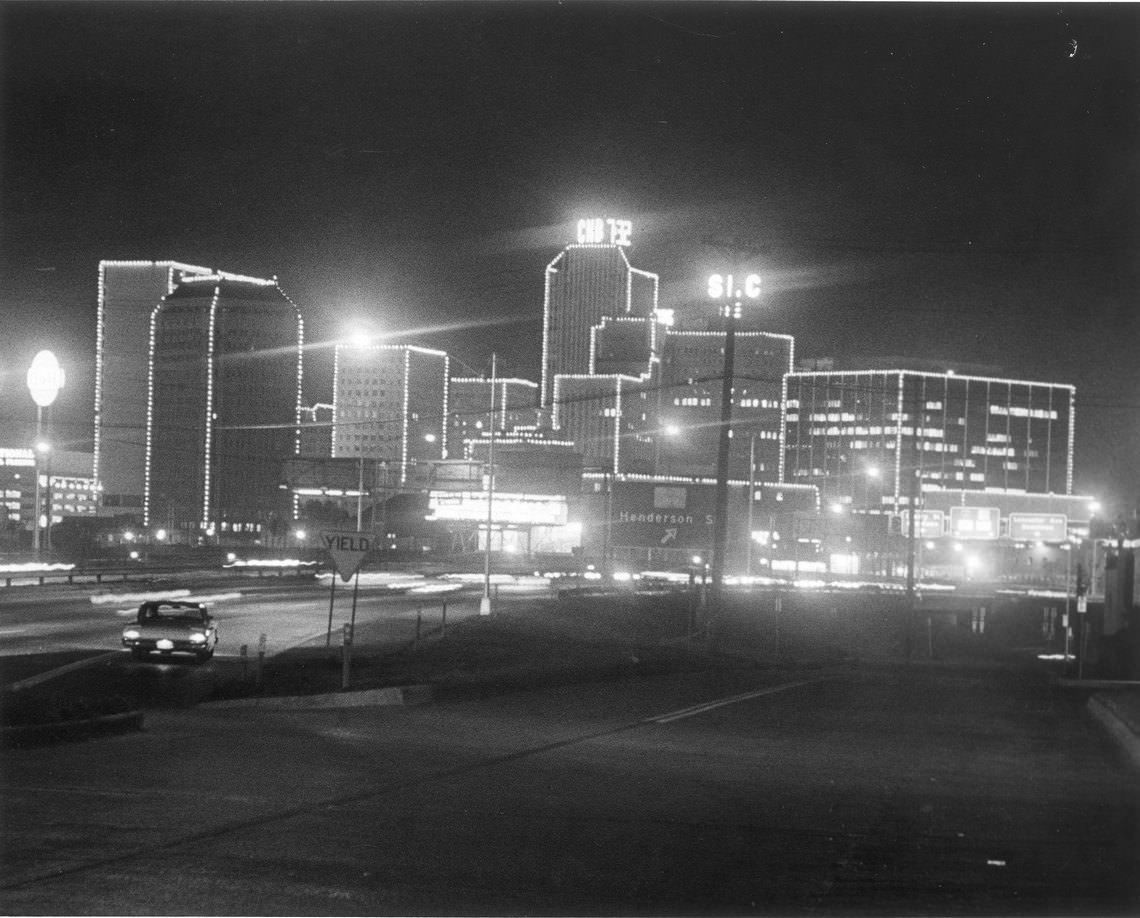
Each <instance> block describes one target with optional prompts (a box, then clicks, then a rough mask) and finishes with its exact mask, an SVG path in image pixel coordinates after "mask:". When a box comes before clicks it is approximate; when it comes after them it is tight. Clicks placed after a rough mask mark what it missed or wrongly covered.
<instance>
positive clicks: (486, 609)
mask: <svg viewBox="0 0 1140 918" xmlns="http://www.w3.org/2000/svg"><path fill="white" fill-rule="evenodd" d="M497 356H498V355H496V354H492V355H491V444H490V446H489V447H488V450H487V546H486V554H484V556H483V598H482V599H481V600H479V614H480V615H490V614H491V524H492V521H493V520H494V518H495V514H494V504H495V385H496V383H497V376H496V369H497V365H496V361H497Z"/></svg>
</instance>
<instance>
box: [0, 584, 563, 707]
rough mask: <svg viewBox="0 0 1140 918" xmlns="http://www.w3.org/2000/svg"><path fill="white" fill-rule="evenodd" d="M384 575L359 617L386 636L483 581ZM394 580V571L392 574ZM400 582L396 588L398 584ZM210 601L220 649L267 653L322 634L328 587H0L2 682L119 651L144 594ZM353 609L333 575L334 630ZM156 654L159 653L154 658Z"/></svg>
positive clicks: (368, 591)
mask: <svg viewBox="0 0 1140 918" xmlns="http://www.w3.org/2000/svg"><path fill="white" fill-rule="evenodd" d="M392 582H393V581H391V580H389V579H386V578H379V577H377V578H373V579H371V580H365V582H364V585H363V586H361V587H360V589H359V591H358V597H357V609H356V620H357V622H360V623H364V622H380V621H383V622H385V623H386V626H387V627H386V630H385V632H384V633H383V635H382V637H383V639H385V640H389V641H395V642H399V641H402V640H410V639H411V637H412V635H414V633H415V623H416V617H417V615H419V614H422V617H423V620H424V622H425V625H427V626H430V627H434V626H438V624H439V620H440V617H441V614H442V603H443V602H444V601H445V600H446V601H447V603H448V607H449V610H448V615H449V618H450V620H452V621H455V620H458V619H459V618H462V617H465V616H467V615H471V614H477V612H478V594H479V592H480V589H481V588H480V587H478V586H470V585H468V586H466V587H464V588H462V589H460V588H459V587H458V585H454V584H452V585H449V584H445V583H440V582H438V581H425V582H424V584H423V586H422V589H424V590H427V589H430V588H433V587H435V588H443V589H454V590H456V591H455V592H404V591H394V590H393V589H392V588H391V587H390V586H389V585H388V584H390V583H392ZM394 582H396V583H399V578H396V579H395V581H394ZM402 589H403V588H401V590H402ZM174 593H177V594H178V595H177V596H176V597H175V598H180V599H193V600H196V601H202V602H206V603H207V604H208V605H209V607H210V610H211V613H212V614H213V615H214V617H215V619H216V621H217V622H218V634H219V641H218V648H217V657H219V658H221V659H226V658H229V659H231V660H234V659H237V658H238V657H239V653H240V650H241V647H242V646H243V645H244V646H246V648H247V651H248V654H249V655H250V657H251V658H252V657H253V656H255V655H256V654H257V652H258V648H259V646H260V640H261V636H262V635H265V637H266V643H265V651H266V654H267V655H268V656H272V655H273V654H276V653H280V652H282V651H284V650H288V649H289V648H291V647H296V646H299V645H302V644H306V643H311V642H314V641H317V642H320V641H323V639H324V638H325V636H326V633H327V629H328V623H329V598H330V590H329V586H328V581H327V579H326V580H325V581H324V582H320V583H316V582H304V581H301V582H297V581H289V580H287V581H284V582H281V581H278V580H277V579H276V578H273V579H267V580H265V581H259V580H256V579H255V580H243V579H238V578H231V579H228V580H227V579H218V580H216V581H211V582H208V583H204V584H203V583H198V584H189V585H188V584H185V583H177V582H175V583H169V584H158V585H147V584H143V583H133V584H121V585H119V584H117V585H115V586H114V588H113V589H107V588H97V587H94V586H77V587H64V586H49V587H35V588H30V589H23V590H14V591H10V592H7V593H5V594H3V596H2V597H0V602H2V603H3V615H2V617H0V679H2V681H3V684H5V685H8V684H11V683H14V682H17V681H20V680H23V679H27V678H29V677H34V676H36V675H37V674H39V673H42V672H44V671H48V670H50V669H52V668H53V667H55V666H58V665H67V664H70V663H72V662H73V661H75V660H78V659H82V658H83V657H85V656H90V657H94V656H97V655H99V654H107V653H112V652H114V653H119V654H120V655H122V656H124V657H125V653H123V652H122V643H121V641H120V634H121V632H122V628H123V626H124V625H125V624H127V623H128V622H130V621H133V620H134V617H135V615H136V613H137V611H138V606H139V603H140V602H141V601H142V600H143V599H144V598H158V597H161V596H163V595H173V594H174ZM548 594H549V588H548V587H546V586H545V584H543V585H541V586H539V585H535V584H530V583H522V584H517V585H514V584H512V585H503V586H502V587H499V588H498V599H499V601H500V603H502V604H504V607H507V606H509V605H510V604H511V603H515V602H525V601H526V600H527V599H529V598H533V597H534V596H535V595H548ZM351 615H352V588H351V586H350V585H348V584H345V583H342V582H340V581H338V583H337V588H336V590H335V591H334V593H333V628H334V631H336V632H337V634H336V637H334V640H338V639H339V630H340V628H341V627H342V625H343V624H344V623H345V622H347V621H349V619H350V617H351ZM155 659H157V658H155Z"/></svg>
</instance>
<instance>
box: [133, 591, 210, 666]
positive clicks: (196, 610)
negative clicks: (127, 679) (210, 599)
mask: <svg viewBox="0 0 1140 918" xmlns="http://www.w3.org/2000/svg"><path fill="white" fill-rule="evenodd" d="M123 646H124V647H129V648H130V649H131V653H132V654H133V655H134V658H135V659H136V660H143V659H145V658H146V656H147V655H148V654H151V653H160V654H163V655H164V656H168V655H170V654H173V653H189V654H193V655H194V656H196V657H197V658H198V659H199V660H208V659H209V658H210V657H212V656H213V655H214V648H215V647H217V646H218V626H217V624H215V622H214V619H213V618H212V617H211V615H210V613H209V612H208V611H207V609H206V607H205V606H204V605H203V604H202V603H198V602H175V601H172V600H161V601H157V602H156V601H152V602H144V603H143V604H142V605H141V606H139V614H138V619H137V620H136V621H135V623H134V624H133V625H127V627H125V628H124V629H123Z"/></svg>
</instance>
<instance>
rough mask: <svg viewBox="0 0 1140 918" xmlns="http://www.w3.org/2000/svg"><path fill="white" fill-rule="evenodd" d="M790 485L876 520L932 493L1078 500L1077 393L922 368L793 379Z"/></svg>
mask: <svg viewBox="0 0 1140 918" xmlns="http://www.w3.org/2000/svg"><path fill="white" fill-rule="evenodd" d="M785 382H786V387H787V396H786V400H785V417H784V428H785V445H784V468H783V474H782V480H784V481H787V482H791V483H795V484H816V485H819V487H820V489H821V491H822V493H823V495H824V498H825V501H826V500H831V501H839V502H842V503H846V504H850V505H852V506H853V507H856V508H865V509H867V510H869V511H871V512H892V513H893V512H897V511H898V509H899V507H900V506H906V505H907V504H908V497H909V493H910V489H911V480H910V478H909V475H910V472H911V470H913V469H917V470H918V479H919V482H920V484H921V489H922V491H923V492H931V491H953V490H958V491H974V492H990V493H1011V494H1017V493H1021V494H1061V495H1067V494H1071V493H1072V478H1073V434H1074V400H1075V395H1076V392H1075V389H1074V388H1073V387H1072V386H1069V385H1061V384H1055V383H1043V382H1029V381H1023V380H1013V379H1000V378H996V377H988V376H968V375H958V374H955V373H928V372H917V371H912V370H866V371H850V372H838V371H837V372H807V373H805V372H795V373H789V374H788V375H787V376H786V377H785Z"/></svg>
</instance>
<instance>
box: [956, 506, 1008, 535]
mask: <svg viewBox="0 0 1140 918" xmlns="http://www.w3.org/2000/svg"><path fill="white" fill-rule="evenodd" d="M1000 534H1001V512H1000V511H999V510H998V508H997V507H951V508H950V535H951V536H953V537H954V538H955V539H996V538H997V537H998V536H999V535H1000Z"/></svg>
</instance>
